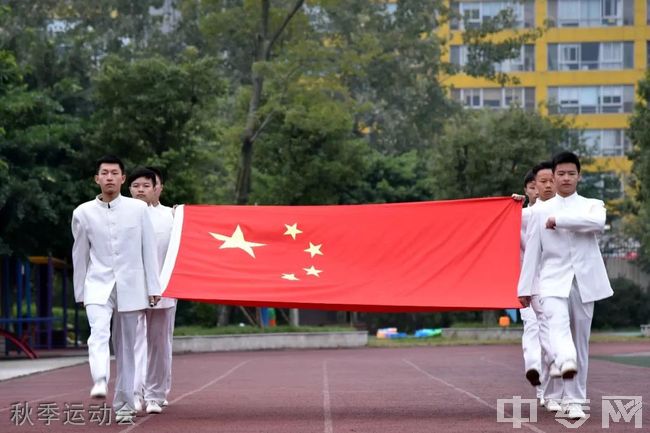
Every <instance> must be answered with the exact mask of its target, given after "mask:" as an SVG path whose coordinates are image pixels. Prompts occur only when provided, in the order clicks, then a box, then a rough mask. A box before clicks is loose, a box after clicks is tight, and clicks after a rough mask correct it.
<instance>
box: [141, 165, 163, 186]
mask: <svg viewBox="0 0 650 433" xmlns="http://www.w3.org/2000/svg"><path fill="white" fill-rule="evenodd" d="M145 168H146V169H147V170H151V171H153V172H154V174H155V175H156V176H158V179H160V183H161V184H163V183H165V179H164V178H163V175H162V171H160V169H159V168H158V167H145Z"/></svg>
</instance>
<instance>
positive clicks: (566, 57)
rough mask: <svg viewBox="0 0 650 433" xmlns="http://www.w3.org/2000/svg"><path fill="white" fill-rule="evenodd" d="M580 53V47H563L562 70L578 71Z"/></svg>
mask: <svg viewBox="0 0 650 433" xmlns="http://www.w3.org/2000/svg"><path fill="white" fill-rule="evenodd" d="M579 52H580V45H562V47H561V48H560V70H562V71H567V70H573V69H578V67H579V65H580V62H579V60H578V56H579V54H578V53H579Z"/></svg>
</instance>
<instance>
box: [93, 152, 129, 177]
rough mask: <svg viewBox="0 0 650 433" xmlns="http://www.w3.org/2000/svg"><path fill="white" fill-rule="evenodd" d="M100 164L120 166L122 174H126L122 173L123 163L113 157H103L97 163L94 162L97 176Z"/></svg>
mask: <svg viewBox="0 0 650 433" xmlns="http://www.w3.org/2000/svg"><path fill="white" fill-rule="evenodd" d="M102 164H117V165H119V166H120V170H121V171H122V174H126V172H125V171H124V163H123V162H122V160H121V159H120V158H118V157H117V156H115V155H104V156H102V157H101V158H99V159H98V160H97V161H95V173H97V174H99V167H101V166H102Z"/></svg>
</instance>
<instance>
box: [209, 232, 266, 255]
mask: <svg viewBox="0 0 650 433" xmlns="http://www.w3.org/2000/svg"><path fill="white" fill-rule="evenodd" d="M210 234H211V235H212V236H213V237H214V238H215V239H218V240H220V241H222V242H223V244H221V246H220V247H219V249H224V248H239V249H241V250H243V251H246V252H247V253H248V254H249V255H250V256H251V257H253V258H255V252H254V251H253V248H255V247H262V246H264V245H265V244H258V243H255V242H248V241H247V240H246V239H244V232H242V230H241V228H240V227H239V225H237V228H236V229H235V231H234V232H233V234H232V235H230V236H226V235H222V234H219V233H210Z"/></svg>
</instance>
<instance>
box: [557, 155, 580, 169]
mask: <svg viewBox="0 0 650 433" xmlns="http://www.w3.org/2000/svg"><path fill="white" fill-rule="evenodd" d="M559 164H575V166H576V168H577V169H578V173H580V159H579V158H578V155H576V154H575V153H573V152H566V151H564V152H560V153H557V154H555V156H554V157H553V173H555V168H556V167H557V166H558V165H559Z"/></svg>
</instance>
